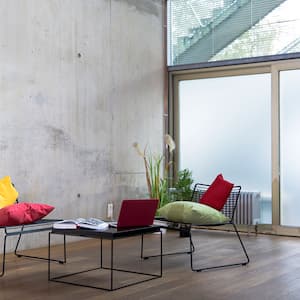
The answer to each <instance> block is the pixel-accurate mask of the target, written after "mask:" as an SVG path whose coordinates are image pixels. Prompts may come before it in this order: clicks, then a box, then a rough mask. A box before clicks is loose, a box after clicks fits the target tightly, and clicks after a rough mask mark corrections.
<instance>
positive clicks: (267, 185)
mask: <svg viewBox="0 0 300 300" xmlns="http://www.w3.org/2000/svg"><path fill="white" fill-rule="evenodd" d="M176 111H177V115H178V123H177V130H176V131H177V140H178V148H179V149H178V151H179V156H178V167H179V169H184V168H188V169H190V170H191V171H192V173H193V178H194V180H195V181H196V182H204V183H210V182H211V181H212V180H213V179H214V178H215V176H216V175H217V174H219V173H222V174H223V175H224V177H225V178H227V179H228V180H229V181H231V182H234V183H235V184H238V185H241V186H242V189H243V191H244V192H249V193H255V194H256V195H259V197H260V201H259V204H260V207H259V210H260V212H259V214H258V215H257V216H256V217H257V219H256V220H255V222H257V223H260V224H262V223H267V224H271V222H272V217H271V216H272V213H271V190H272V187H271V182H272V179H271V74H270V73H262V74H249V75H239V76H220V77H215V78H202V79H192V80H179V82H178V101H177V106H176Z"/></svg>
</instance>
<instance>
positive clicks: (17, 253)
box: [14, 225, 67, 264]
mask: <svg viewBox="0 0 300 300" xmlns="http://www.w3.org/2000/svg"><path fill="white" fill-rule="evenodd" d="M23 231H24V225H22V227H21V231H20V234H19V236H18V241H17V244H16V247H15V250H14V254H15V255H16V256H17V257H26V258H34V259H41V260H48V258H46V257H41V256H34V255H27V254H21V253H20V252H18V247H19V244H20V241H21V237H22V234H23ZM63 239H64V252H63V260H60V259H52V261H56V262H58V263H60V264H64V263H66V261H67V256H66V236H65V235H64V237H63Z"/></svg>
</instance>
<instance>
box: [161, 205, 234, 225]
mask: <svg viewBox="0 0 300 300" xmlns="http://www.w3.org/2000/svg"><path fill="white" fill-rule="evenodd" d="M157 213H158V215H159V216H160V217H163V218H165V219H167V220H168V221H172V222H178V223H190V224H199V225H200V224H201V225H202V224H203V225H206V224H218V223H225V222H227V221H229V218H228V217H226V216H225V215H224V214H222V213H221V212H220V211H218V210H216V209H214V208H212V207H210V206H207V205H205V204H201V203H197V202H191V201H175V202H171V203H168V204H167V205H165V206H163V207H161V208H160V209H158V211H157Z"/></svg>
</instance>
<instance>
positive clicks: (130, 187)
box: [0, 0, 164, 249]
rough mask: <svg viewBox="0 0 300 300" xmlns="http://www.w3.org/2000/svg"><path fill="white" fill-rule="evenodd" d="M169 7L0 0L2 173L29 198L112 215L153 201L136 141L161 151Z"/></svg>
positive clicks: (28, 244)
mask: <svg viewBox="0 0 300 300" xmlns="http://www.w3.org/2000/svg"><path fill="white" fill-rule="evenodd" d="M162 3H163V0H0V20H1V21H0V24H1V26H0V115H1V117H0V130H1V134H0V161H1V168H0V176H1V177H3V176H5V175H10V176H11V177H12V180H13V182H14V183H15V185H16V188H17V190H18V191H19V194H20V195H19V196H20V200H21V201H29V202H41V203H48V204H51V205H53V206H55V210H54V211H53V212H52V213H51V214H50V215H49V217H59V218H74V217H79V216H82V217H88V216H96V217H105V215H106V206H107V203H108V202H114V204H115V207H116V208H118V206H119V203H120V201H121V199H122V198H128V197H140V196H145V192H146V185H145V177H144V169H143V164H142V160H141V158H140V157H138V156H137V154H136V153H135V152H134V149H133V147H132V143H133V142H135V141H137V142H139V143H140V144H141V145H145V144H146V143H148V144H149V145H150V146H151V147H152V148H153V149H158V150H160V149H161V148H162V146H161V142H162V134H163V122H162V114H163V112H162V110H163V71H164V59H163V57H164V54H163V24H162V23H163V16H162V11H163V9H162V5H163V4H162ZM114 213H115V216H117V213H118V211H117V209H116V210H115V212H114ZM1 234H2V233H1ZM12 240H13V239H12ZM27 240H28V241H27ZM46 240H47V239H46V235H45V234H43V235H40V234H38V235H37V237H36V238H33V237H30V236H29V235H28V238H27V237H26V241H25V243H24V247H25V248H33V247H37V246H41V245H45V244H46ZM12 244H13V241H10V242H9V249H12ZM1 247H2V246H1ZM1 249H2V248H1Z"/></svg>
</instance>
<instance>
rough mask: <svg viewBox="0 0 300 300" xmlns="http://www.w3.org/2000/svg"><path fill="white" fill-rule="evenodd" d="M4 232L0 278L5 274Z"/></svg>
mask: <svg viewBox="0 0 300 300" xmlns="http://www.w3.org/2000/svg"><path fill="white" fill-rule="evenodd" d="M6 238H7V235H6V232H5V236H4V240H3V253H2V271H1V273H0V277H2V276H3V275H4V272H5V255H6Z"/></svg>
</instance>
